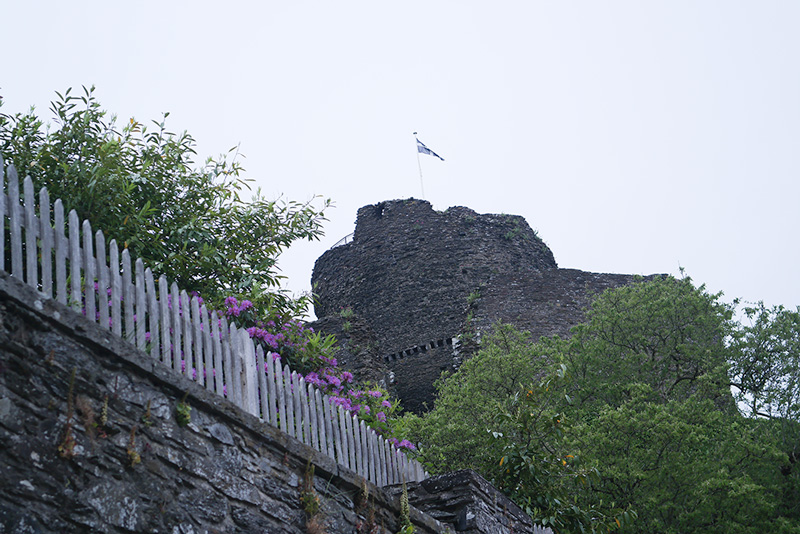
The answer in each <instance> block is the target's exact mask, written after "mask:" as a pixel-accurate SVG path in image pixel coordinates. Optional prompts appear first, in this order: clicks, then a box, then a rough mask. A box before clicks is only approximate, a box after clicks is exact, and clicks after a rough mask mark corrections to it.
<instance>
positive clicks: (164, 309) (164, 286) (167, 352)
mask: <svg viewBox="0 0 800 534" xmlns="http://www.w3.org/2000/svg"><path fill="white" fill-rule="evenodd" d="M169 300H170V295H169V283H168V282H167V277H166V276H164V275H163V274H162V275H161V276H159V277H158V304H159V307H160V310H159V315H160V316H161V361H162V362H164V365H166V366H167V367H172V350H171V347H170V345H171V344H172V340H171V339H170V319H171V318H172V312H171V310H170V309H169Z"/></svg>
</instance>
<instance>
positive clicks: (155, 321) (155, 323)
mask: <svg viewBox="0 0 800 534" xmlns="http://www.w3.org/2000/svg"><path fill="white" fill-rule="evenodd" d="M144 289H145V293H146V294H147V298H146V301H147V310H146V311H147V316H148V317H147V320H148V326H149V328H150V329H149V332H150V357H151V358H153V359H154V360H160V359H161V344H160V343H159V342H158V340H159V332H160V330H161V327H160V325H159V323H160V320H161V315H160V313H159V312H160V306H159V303H158V295H157V294H156V284H155V280H153V271H151V270H150V267H148V268H147V269H145V270H144ZM142 322H143V323H144V317H142Z"/></svg>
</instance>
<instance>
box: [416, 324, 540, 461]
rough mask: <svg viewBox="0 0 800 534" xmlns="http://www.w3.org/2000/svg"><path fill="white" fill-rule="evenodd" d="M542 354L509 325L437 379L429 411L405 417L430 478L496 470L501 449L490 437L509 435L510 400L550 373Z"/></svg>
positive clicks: (511, 404)
mask: <svg viewBox="0 0 800 534" xmlns="http://www.w3.org/2000/svg"><path fill="white" fill-rule="evenodd" d="M548 356H549V354H548V351H547V348H545V347H543V346H541V345H534V344H533V343H531V341H530V336H529V335H528V334H526V333H523V332H519V331H518V330H516V329H514V328H513V327H512V326H510V325H498V326H497V327H496V328H495V329H494V331H493V332H492V333H491V334H490V335H488V336H486V337H485V338H484V339H483V342H482V344H481V350H480V352H479V353H478V355H477V356H475V357H473V358H470V359H469V360H467V361H465V362H464V364H463V365H462V366H461V367H460V368H459V370H458V372H456V373H454V374H453V375H451V376H449V377H446V378H442V379H440V380H439V381H438V382H437V384H436V387H437V391H438V396H437V399H436V404H435V405H434V407H433V409H432V410H431V411H429V412H428V413H426V414H425V415H424V416H423V417H417V416H415V415H413V414H408V415H406V417H405V421H404V423H405V425H406V426H408V432H409V434H410V435H411V436H412V438H413V440H416V441H417V442H420V443H421V444H422V446H423V454H422V460H423V461H424V462H425V463H426V464H427V465H428V468H429V469H430V470H432V471H431V472H435V473H444V472H447V471H452V470H455V469H463V468H471V469H475V470H478V471H480V472H482V473H487V472H490V471H491V470H492V469H494V467H495V466H496V465H497V462H498V461H499V459H500V457H501V455H502V449H503V446H502V444H501V443H499V442H496V441H495V440H493V439H491V434H490V433H491V432H499V433H504V432H506V431H508V430H510V429H509V428H508V426H507V424H506V423H507V422H508V421H506V420H504V419H503V415H504V414H506V413H509V412H511V411H512V406H513V398H514V395H516V394H517V393H519V392H520V391H521V390H522V388H523V387H526V386H529V385H530V384H532V383H534V382H538V381H539V380H540V378H541V377H542V376H543V375H544V373H545V371H546V369H548V367H549V363H548Z"/></svg>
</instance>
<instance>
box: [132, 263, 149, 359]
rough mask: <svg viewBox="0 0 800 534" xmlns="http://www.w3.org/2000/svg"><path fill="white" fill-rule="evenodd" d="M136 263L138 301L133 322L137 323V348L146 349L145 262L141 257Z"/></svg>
mask: <svg viewBox="0 0 800 534" xmlns="http://www.w3.org/2000/svg"><path fill="white" fill-rule="evenodd" d="M134 265H135V267H134V269H133V275H134V278H135V279H136V302H135V303H134V306H135V310H134V314H133V322H134V323H136V348H137V349H139V350H141V351H144V350H145V348H146V345H147V340H146V339H145V334H146V332H147V330H146V328H145V327H146V324H145V317H146V314H147V312H146V311H145V309H146V308H147V297H146V296H145V292H144V263H143V262H142V260H141V258H136V261H135V262H134Z"/></svg>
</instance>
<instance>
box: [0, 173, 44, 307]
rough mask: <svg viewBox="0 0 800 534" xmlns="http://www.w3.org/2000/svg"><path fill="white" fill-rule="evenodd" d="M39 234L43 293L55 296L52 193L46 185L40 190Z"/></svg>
mask: <svg viewBox="0 0 800 534" xmlns="http://www.w3.org/2000/svg"><path fill="white" fill-rule="evenodd" d="M1 220H2V218H0V221H1ZM39 235H40V236H41V238H40V241H41V246H42V256H41V258H42V259H41V262H42V293H44V294H45V295H47V298H53V227H52V225H51V224H50V193H48V192H47V189H46V188H44V187H43V188H41V189H40V190H39ZM0 265H2V263H0Z"/></svg>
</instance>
